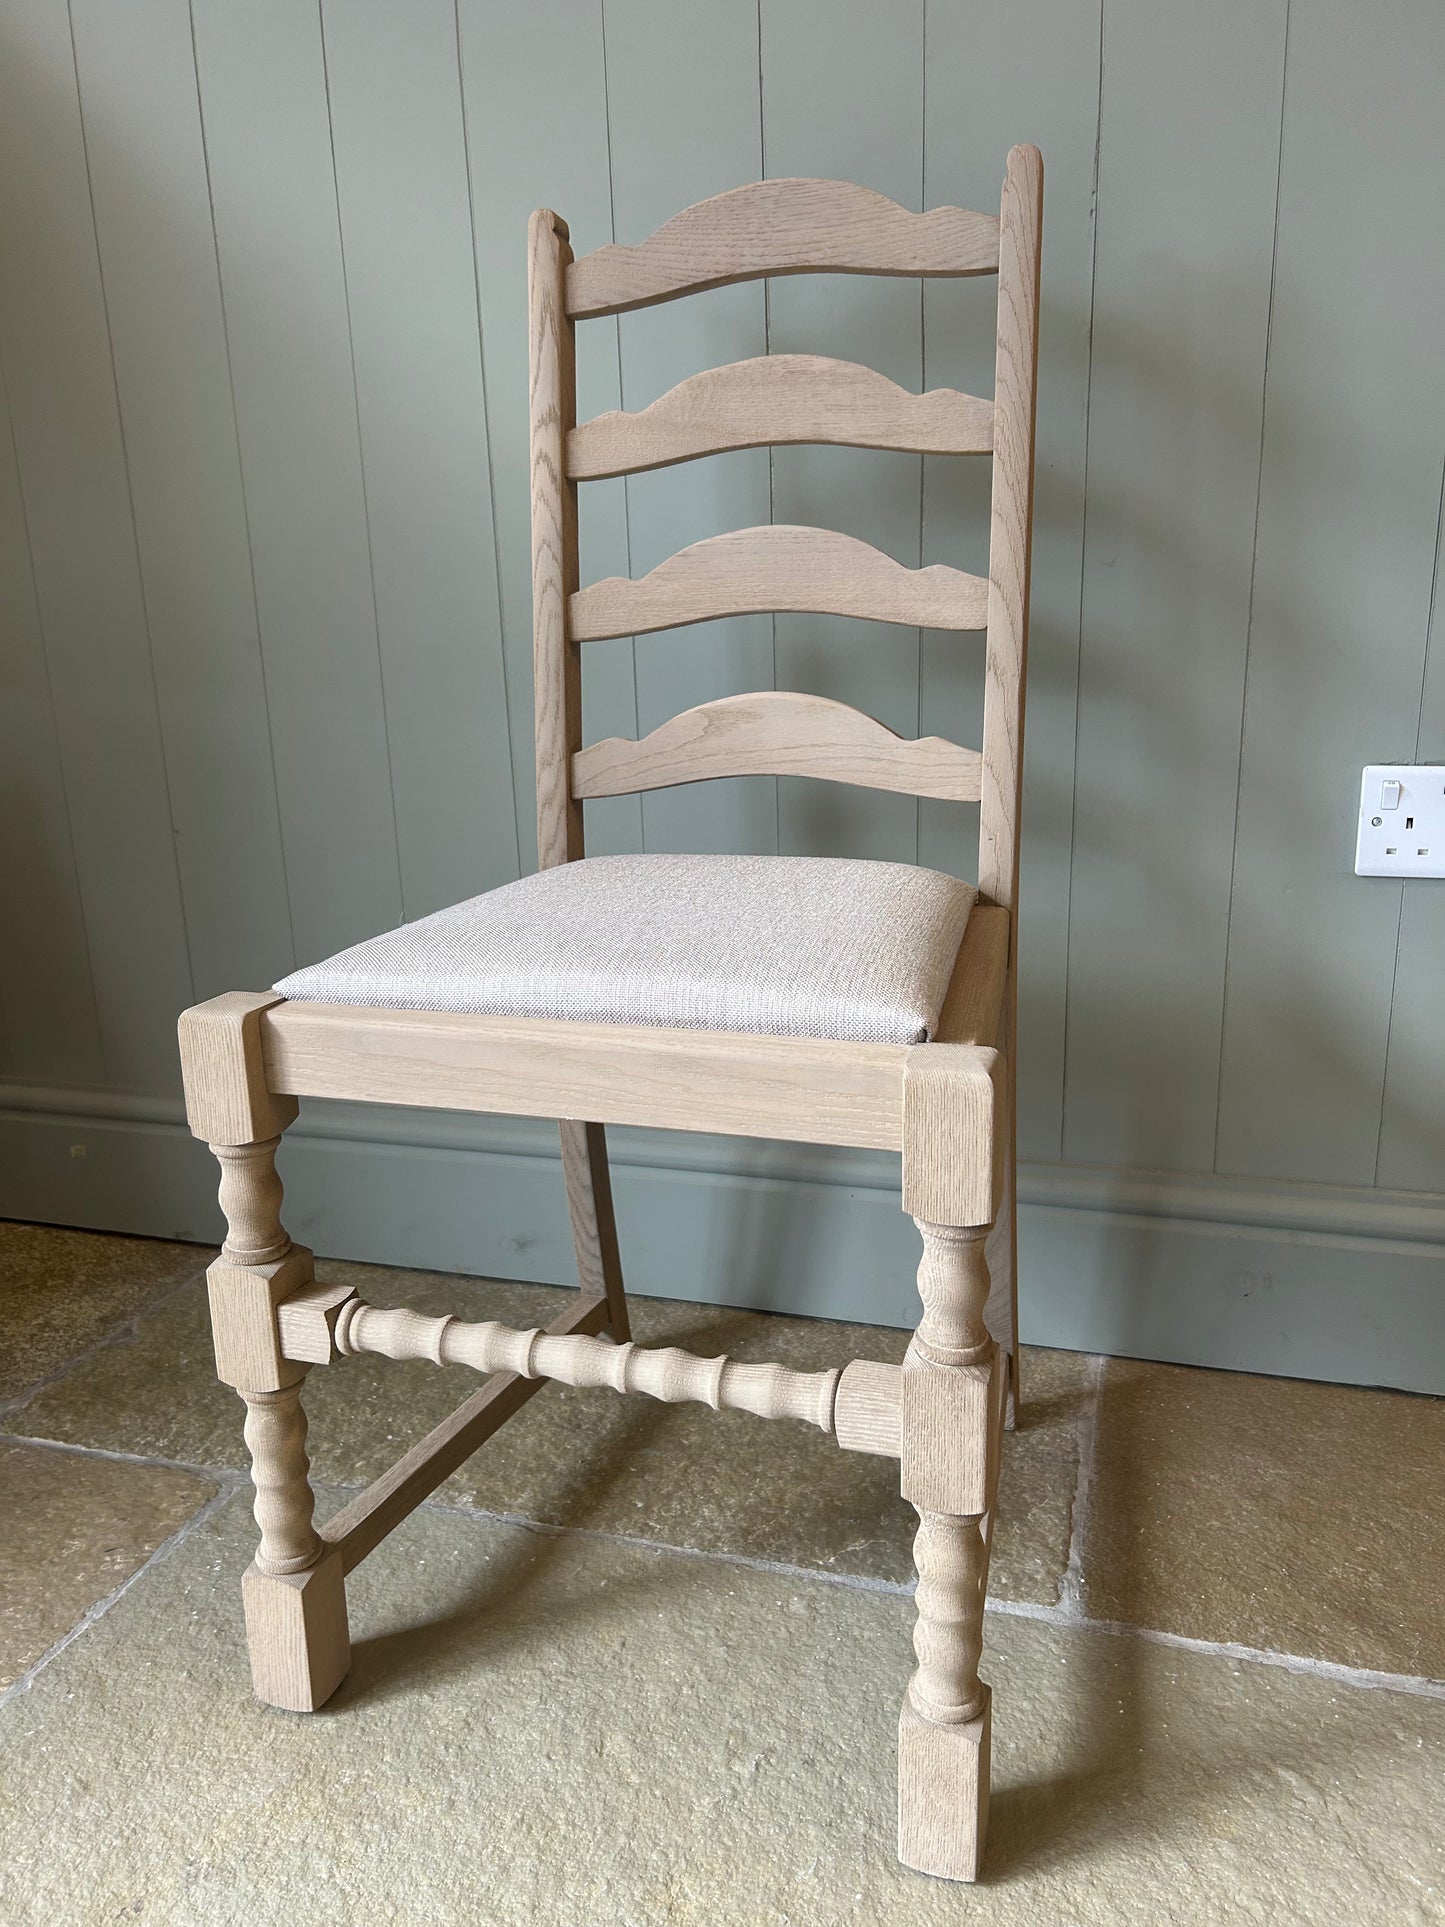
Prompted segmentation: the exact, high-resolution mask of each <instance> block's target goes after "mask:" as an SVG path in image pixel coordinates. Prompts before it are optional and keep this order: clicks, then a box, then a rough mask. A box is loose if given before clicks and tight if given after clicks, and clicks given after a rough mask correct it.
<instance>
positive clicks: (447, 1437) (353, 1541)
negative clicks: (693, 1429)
mask: <svg viewBox="0 0 1445 1927" xmlns="http://www.w3.org/2000/svg"><path fill="white" fill-rule="evenodd" d="M606 1323H607V1305H606V1301H605V1300H604V1299H601V1298H581V1299H579V1300H577V1301H576V1302H575V1303H573V1304H571V1305H569V1306H568V1307H567V1309H566V1310H565V1311H564V1312H561V1313H560V1314H559V1315H558V1316H557V1317H556V1318H554V1319H553V1320H552V1323H551V1324H550V1325H549V1326H548V1327H547V1329H548V1331H549V1332H554V1333H558V1334H562V1333H568V1332H597V1331H601V1330H602V1328H603V1327H604V1326H605V1325H606ZM546 1383H547V1381H546V1379H544V1378H531V1379H528V1378H518V1377H517V1376H516V1375H515V1374H514V1373H511V1372H503V1373H499V1374H497V1375H496V1376H494V1377H492V1378H490V1379H488V1381H487V1383H486V1384H485V1385H483V1386H481V1387H479V1388H478V1390H477V1391H475V1392H473V1393H472V1395H471V1397H470V1398H468V1399H465V1400H463V1402H462V1403H461V1404H460V1405H459V1406H458V1407H457V1409H456V1411H454V1412H452V1413H449V1414H448V1416H447V1417H446V1418H444V1419H443V1420H442V1421H441V1423H440V1424H439V1425H434V1426H433V1427H432V1429H431V1431H430V1432H428V1433H427V1435H426V1436H425V1438H422V1439H418V1440H417V1442H416V1444H415V1445H414V1446H412V1447H411V1449H410V1451H408V1452H406V1453H404V1454H403V1455H402V1457H401V1458H400V1459H398V1460H397V1462H396V1464H395V1465H394V1466H392V1467H391V1468H390V1470H389V1471H386V1472H383V1473H382V1475H381V1477H380V1478H379V1479H374V1480H373V1481H372V1483H371V1484H370V1485H369V1486H367V1488H366V1490H365V1491H364V1492H359V1493H358V1494H357V1496H356V1497H355V1498H354V1499H351V1500H349V1501H348V1502H347V1503H346V1504H345V1505H344V1506H343V1507H342V1508H341V1510H340V1511H339V1512H336V1513H333V1515H332V1516H331V1518H329V1519H328V1520H327V1521H326V1524H325V1525H324V1526H323V1527H322V1528H321V1538H322V1541H323V1543H324V1544H325V1545H327V1546H328V1547H332V1548H334V1549H335V1551H336V1554H337V1557H338V1559H339V1562H340V1565H341V1567H342V1570H343V1571H345V1572H351V1571H353V1570H354V1569H355V1568H356V1567H357V1566H359V1565H360V1564H361V1561H362V1560H363V1559H364V1558H365V1557H366V1556H367V1554H368V1553H370V1552H374V1551H375V1550H376V1548H377V1547H378V1546H379V1545H380V1544H381V1542H382V1540H383V1539H384V1538H385V1537H386V1536H387V1534H388V1533H389V1532H391V1531H393V1530H394V1529H395V1528H396V1527H397V1526H399V1525H400V1524H401V1522H402V1520H403V1519H405V1518H406V1517H407V1515H408V1514H409V1513H411V1512H414V1511H415V1510H416V1508H417V1507H418V1506H419V1505H420V1504H421V1502H422V1500H423V1499H425V1498H426V1497H427V1496H428V1494H429V1493H432V1492H435V1490H436V1489H437V1487H438V1486H439V1485H440V1484H441V1483H442V1482H443V1480H445V1479H449V1478H450V1477H451V1475H452V1473H453V1472H455V1471H456V1469H457V1467H458V1466H459V1465H463V1464H465V1462H466V1461H467V1460H468V1459H469V1458H470V1457H471V1455H472V1454H473V1452H475V1451H476V1449H477V1447H478V1446H479V1445H482V1444H483V1443H484V1442H485V1441H486V1440H487V1439H489V1438H490V1437H491V1436H492V1434H493V1432H495V1431H496V1430H497V1428H498V1427H499V1426H500V1425H502V1424H504V1423H505V1422H506V1420H507V1419H509V1418H510V1417H511V1416H512V1414H513V1413H514V1412H516V1411H519V1410H520V1409H521V1408H522V1406H523V1405H525V1404H526V1402H527V1400H528V1399H529V1398H532V1397H534V1396H535V1394H536V1393H537V1392H539V1391H540V1390H541V1389H542V1387H543V1386H544V1385H545V1384H546Z"/></svg>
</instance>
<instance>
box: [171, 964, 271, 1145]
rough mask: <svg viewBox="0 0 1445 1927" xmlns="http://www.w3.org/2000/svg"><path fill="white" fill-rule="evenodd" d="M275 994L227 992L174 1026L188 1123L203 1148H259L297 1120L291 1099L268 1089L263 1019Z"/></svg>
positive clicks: (267, 992)
mask: <svg viewBox="0 0 1445 1927" xmlns="http://www.w3.org/2000/svg"><path fill="white" fill-rule="evenodd" d="M280 1002H281V999H280V998H279V997H278V996H277V995H276V993H275V991H272V990H266V991H259V992H252V991H246V990H228V991H225V992H223V994H222V995H221V996H219V997H212V998H211V999H210V1001H209V1002H208V1003H204V1004H197V1005H196V1006H195V1007H194V1008H193V1009H191V1010H187V1011H183V1012H182V1013H181V1017H180V1021H179V1023H178V1025H177V1035H178V1038H179V1043H180V1054H181V1075H182V1078H183V1079H184V1082H185V1089H186V1122H187V1123H188V1124H189V1125H190V1127H191V1130H192V1132H193V1134H194V1135H195V1136H196V1137H198V1138H200V1139H201V1141H202V1142H203V1143H205V1144H258V1143H260V1142H262V1141H263V1140H264V1139H270V1138H276V1137H279V1136H280V1135H281V1133H282V1132H283V1131H284V1130H285V1129H286V1126H287V1125H288V1124H290V1123H291V1122H292V1121H293V1120H294V1119H295V1116H296V1103H295V1100H294V1099H292V1098H288V1097H278V1096H276V1095H275V1094H274V1093H273V1092H272V1091H271V1090H270V1089H269V1088H268V1086H267V1083H266V1067H265V1065H264V1063H263V1062H262V1055H261V1018H262V1016H263V1014H264V1013H265V1012H266V1011H268V1010H269V1009H270V1008H271V1007H272V1005H273V1004H279V1003H280Z"/></svg>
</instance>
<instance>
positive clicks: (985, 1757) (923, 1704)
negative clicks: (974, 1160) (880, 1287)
mask: <svg viewBox="0 0 1445 1927" xmlns="http://www.w3.org/2000/svg"><path fill="white" fill-rule="evenodd" d="M918 1225H919V1230H920V1231H921V1232H922V1234H923V1262H922V1264H921V1266H920V1267H919V1273H918V1288H919V1293H920V1295H921V1296H922V1299H923V1307H924V1309H923V1318H922V1321H921V1323H920V1324H919V1327H918V1330H917V1332H916V1333H915V1334H914V1338H913V1342H912V1343H911V1344H910V1346H909V1348H908V1356H907V1358H906V1359H905V1361H904V1368H903V1382H902V1393H903V1396H902V1435H901V1460H900V1471H901V1479H902V1489H903V1496H904V1497H905V1498H906V1499H908V1500H909V1501H910V1502H911V1503H912V1504H913V1505H914V1506H916V1507H917V1509H918V1515H919V1525H918V1535H917V1537H916V1539H915V1540H914V1562H915V1564H916V1566H917V1569H918V1590H917V1596H916V1607H917V1613H918V1619H917V1623H916V1625H915V1627H914V1634H913V1645H914V1650H915V1652H916V1653H917V1655H918V1668H917V1670H916V1672H915V1673H914V1675H913V1678H912V1680H911V1681H910V1682H909V1686H908V1694H907V1697H906V1699H905V1700H904V1704H903V1711H902V1714H901V1717H900V1720H899V1729H898V1857H899V1859H900V1860H902V1861H903V1863H904V1865H905V1866H909V1867H915V1868H917V1869H918V1870H919V1872H921V1873H930V1874H939V1875H943V1876H944V1877H946V1878H949V1879H953V1880H975V1879H977V1877H978V1871H979V1864H980V1860H981V1858H982V1854H983V1842H984V1834H985V1831H986V1829H987V1825H988V1791H989V1729H990V1703H989V1691H988V1688H987V1686H985V1685H984V1683H983V1681H982V1680H981V1679H980V1678H979V1676H978V1665H979V1658H980V1655H981V1652H982V1648H983V1606H984V1593H985V1590H986V1588H987V1585H988V1555H989V1538H990V1533H989V1521H990V1515H991V1513H992V1509H993V1498H994V1487H995V1482H996V1478H997V1468H998V1447H999V1436H998V1435H999V1426H1000V1423H1001V1419H1002V1406H1003V1392H1004V1372H1003V1366H1002V1361H1001V1359H1000V1355H999V1352H998V1348H997V1346H996V1345H995V1344H994V1342H993V1340H992V1339H991V1338H990V1337H989V1334H988V1328H987V1326H986V1325H985V1323H984V1318H983V1310H984V1304H985V1302H986V1301H987V1298H988V1289H989V1272H988V1263H987V1260H986V1258H985V1256H984V1240H985V1238H986V1237H987V1235H988V1227H987V1226H980V1227H974V1228H969V1229H955V1228H952V1227H949V1226H943V1225H934V1224H927V1223H924V1222H923V1221H922V1220H919V1221H918Z"/></svg>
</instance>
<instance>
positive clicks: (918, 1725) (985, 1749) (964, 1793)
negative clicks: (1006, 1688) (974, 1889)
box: [898, 1686, 992, 1880]
mask: <svg viewBox="0 0 1445 1927" xmlns="http://www.w3.org/2000/svg"><path fill="white" fill-rule="evenodd" d="M991 1726H992V1708H991V1703H990V1698H989V1691H988V1688H987V1687H986V1686H985V1687H984V1689H983V1711H982V1712H981V1713H979V1714H978V1715H977V1717H976V1718H974V1719H972V1720H967V1721H964V1722H963V1723H961V1724H959V1725H954V1726H943V1725H940V1724H939V1723H938V1722H937V1721H936V1720H930V1719H926V1718H925V1717H924V1715H923V1714H921V1713H919V1712H918V1711H917V1710H916V1709H915V1708H914V1706H913V1703H912V1702H911V1701H910V1700H905V1701H904V1702H903V1710H902V1712H901V1713H900V1714H899V1718H898V1858H899V1859H900V1860H901V1861H902V1863H903V1865H904V1866H905V1867H912V1868H913V1869H914V1870H915V1871H916V1872H918V1873H928V1874H933V1875H934V1876H935V1877H936V1878H938V1879H940V1880H977V1879H978V1877H979V1875H980V1873H981V1872H982V1870H983V1845H984V1841H985V1839H986V1838H987V1835H988V1809H989V1770H990V1757H991V1752H992V1748H991V1744H990V1737H991Z"/></svg>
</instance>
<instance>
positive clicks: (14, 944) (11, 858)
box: [0, 389, 105, 1084]
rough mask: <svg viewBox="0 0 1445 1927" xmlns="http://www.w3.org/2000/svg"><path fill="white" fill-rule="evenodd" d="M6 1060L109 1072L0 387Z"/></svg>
mask: <svg viewBox="0 0 1445 1927" xmlns="http://www.w3.org/2000/svg"><path fill="white" fill-rule="evenodd" d="M0 932H3V936H0V1025H3V1038H0V1065H3V1067H4V1070H5V1073H6V1075H7V1076H10V1077H28V1078H35V1079H45V1080H62V1081H65V1082H70V1083H77V1084H82V1083H84V1084H99V1083H101V1082H103V1081H104V1077H105V1066H104V1060H103V1058H102V1056H101V1049H100V1032H99V1028H98V1026H97V1023H96V1015H95V993H94V990H93V988H92V986H91V981H90V960H89V957H88V955H87V953H86V941H85V912H84V908H83V906H82V904H81V901H80V887H79V884H78V882H77V880H76V874H75V850H74V847H73V845H72V843H71V838H70V813H69V809H68V807H67V803H66V795H65V777H64V773H63V771H62V769H61V766H60V745H59V743H58V742H57V740H56V733H55V712H54V709H53V706H52V704H51V700H50V676H49V672H48V670H47V668H46V663H45V643H44V638H43V637H42V636H41V633H40V612H39V610H38V608H37V607H36V603H35V582H34V578H33V576H32V574H31V569H30V543H29V538H28V534H27V531H26V527H25V507H24V504H23V503H22V501H21V499H20V477H19V474H18V473H17V471H16V467H15V444H14V439H13V436H12V434H11V428H10V410H9V403H8V400H7V398H6V396H5V394H4V391H3V389H0Z"/></svg>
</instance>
